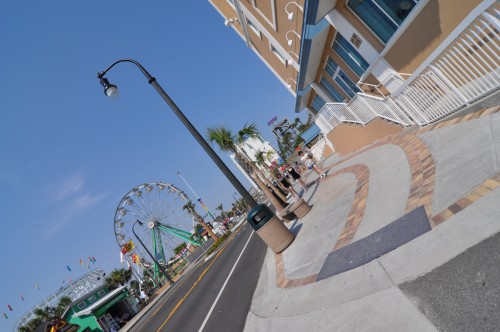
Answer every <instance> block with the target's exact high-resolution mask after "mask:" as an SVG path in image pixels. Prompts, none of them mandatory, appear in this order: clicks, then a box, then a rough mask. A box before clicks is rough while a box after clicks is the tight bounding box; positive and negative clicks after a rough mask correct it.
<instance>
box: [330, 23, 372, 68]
mask: <svg viewBox="0 0 500 332" xmlns="http://www.w3.org/2000/svg"><path fill="white" fill-rule="evenodd" d="M332 49H333V50H334V51H335V52H337V54H338V55H339V56H340V57H341V58H342V60H344V62H345V63H346V64H347V65H348V66H349V67H350V68H351V69H352V70H353V71H354V72H355V73H356V75H358V76H361V75H363V73H364V72H365V70H366V68H368V62H366V60H365V59H364V58H363V57H362V56H361V54H359V53H358V51H356V50H355V49H354V47H353V46H352V45H351V44H349V42H348V41H347V40H346V39H345V38H344V37H342V35H341V34H340V33H337V35H336V36H335V40H334V42H333V45H332Z"/></svg>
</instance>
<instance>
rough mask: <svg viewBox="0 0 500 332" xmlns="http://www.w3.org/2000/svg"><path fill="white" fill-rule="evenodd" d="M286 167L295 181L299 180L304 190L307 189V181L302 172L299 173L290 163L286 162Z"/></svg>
mask: <svg viewBox="0 0 500 332" xmlns="http://www.w3.org/2000/svg"><path fill="white" fill-rule="evenodd" d="M285 167H286V170H287V171H288V174H290V176H291V177H292V179H294V180H295V181H299V183H300V185H301V186H302V189H304V192H305V191H307V185H306V183H305V182H304V180H302V176H300V174H299V173H297V171H296V170H295V168H293V167H292V166H291V165H290V164H286V165H285Z"/></svg>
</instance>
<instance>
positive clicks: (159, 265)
mask: <svg viewBox="0 0 500 332" xmlns="http://www.w3.org/2000/svg"><path fill="white" fill-rule="evenodd" d="M137 223H139V225H141V226H142V222H141V221H140V220H139V219H137V220H136V221H135V222H134V224H133V225H132V233H134V235H135V238H136V239H137V240H138V241H139V242H140V243H141V245H142V247H143V248H144V250H146V252H147V253H148V255H149V257H151V259H152V260H153V262H155V263H156V265H158V268H159V269H160V270H161V272H162V273H163V274H164V275H165V278H167V280H168V283H169V284H170V285H173V284H174V282H173V281H172V279H170V277H169V276H168V273H167V270H165V268H163V266H161V264H160V263H159V262H158V261H157V260H156V258H155V257H154V256H153V254H151V252H150V251H149V249H148V247H146V246H145V245H144V243H143V242H142V241H141V239H140V238H139V237H138V236H137V234H136V233H135V230H134V227H135V225H136V224H137Z"/></svg>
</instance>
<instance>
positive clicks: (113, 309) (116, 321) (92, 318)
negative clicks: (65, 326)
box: [63, 286, 138, 332]
mask: <svg viewBox="0 0 500 332" xmlns="http://www.w3.org/2000/svg"><path fill="white" fill-rule="evenodd" d="M136 303H137V301H136V299H135V297H134V296H133V295H131V294H130V293H129V291H128V290H127V288H126V287H125V286H122V287H119V288H117V289H113V290H109V289H108V288H107V287H102V288H100V289H97V290H95V291H94V292H92V293H89V294H87V295H85V296H84V297H82V298H80V299H78V300H76V301H74V302H73V303H72V304H71V305H70V306H69V307H68V309H67V310H66V312H65V313H64V315H63V318H64V319H65V320H66V321H67V322H69V323H71V324H77V325H79V326H80V329H79V330H78V332H83V331H92V332H96V331H102V332H111V331H114V330H116V331H118V330H119V329H120V328H121V327H122V326H123V325H125V323H126V322H127V321H128V320H130V319H131V318H132V317H133V316H134V315H135V314H136V313H137V311H138V308H137V306H136ZM113 329H114V330H113Z"/></svg>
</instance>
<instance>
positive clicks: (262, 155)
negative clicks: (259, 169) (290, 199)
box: [255, 151, 286, 202]
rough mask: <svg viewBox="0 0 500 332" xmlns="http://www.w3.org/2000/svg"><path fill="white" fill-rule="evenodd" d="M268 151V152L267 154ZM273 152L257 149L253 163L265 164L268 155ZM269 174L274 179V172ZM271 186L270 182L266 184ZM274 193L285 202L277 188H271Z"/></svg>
mask: <svg viewBox="0 0 500 332" xmlns="http://www.w3.org/2000/svg"><path fill="white" fill-rule="evenodd" d="M269 152H270V154H269ZM273 154H274V152H273V151H268V152H264V151H257V152H256V153H255V163H256V164H258V165H265V162H266V160H269V157H268V156H269V155H273ZM270 176H271V177H272V178H273V180H276V178H275V176H274V173H270ZM268 185H269V186H270V187H271V188H272V185H271V184H268ZM273 191H274V193H275V194H276V195H278V196H279V198H280V199H281V200H282V201H283V202H286V197H285V196H284V195H283V194H282V193H281V192H280V191H279V190H273Z"/></svg>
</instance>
